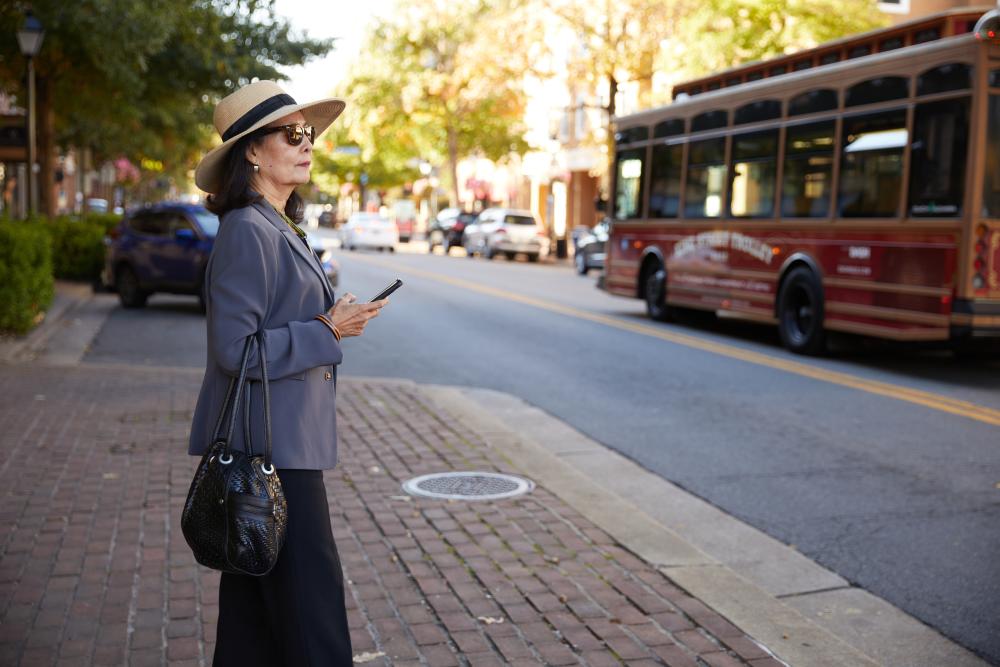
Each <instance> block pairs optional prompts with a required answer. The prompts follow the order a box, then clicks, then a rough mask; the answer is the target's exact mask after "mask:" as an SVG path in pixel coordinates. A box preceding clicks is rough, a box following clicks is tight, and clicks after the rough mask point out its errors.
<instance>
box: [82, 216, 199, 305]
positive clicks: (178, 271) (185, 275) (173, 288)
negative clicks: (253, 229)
mask: <svg viewBox="0 0 1000 667" xmlns="http://www.w3.org/2000/svg"><path fill="white" fill-rule="evenodd" d="M218 231H219V218H218V217H217V216H216V215H215V214H214V213H210V212H209V211H208V209H206V208H205V207H204V206H200V205H198V204H180V203H164V204H157V205H155V206H149V207H147V208H142V209H138V210H136V211H133V212H130V213H129V214H128V215H126V216H125V219H124V220H122V223H121V224H120V225H119V226H118V227H117V228H115V229H113V230H112V231H111V233H110V235H109V236H108V238H107V239H105V243H106V244H107V251H106V253H105V260H104V272H103V273H102V275H101V279H102V280H103V282H104V284H105V285H107V286H108V287H110V288H112V289H114V290H116V291H117V292H118V297H119V299H121V302H122V305H123V306H124V307H126V308H142V307H143V306H145V305H146V299H147V298H148V297H149V295H150V294H152V293H153V292H171V293H174V294H197V295H198V298H199V300H200V301H201V305H202V307H203V308H204V295H203V294H202V283H203V282H204V278H205V266H206V264H208V256H209V254H210V253H211V252H212V244H213V243H214V242H215V235H216V233H217V232H218Z"/></svg>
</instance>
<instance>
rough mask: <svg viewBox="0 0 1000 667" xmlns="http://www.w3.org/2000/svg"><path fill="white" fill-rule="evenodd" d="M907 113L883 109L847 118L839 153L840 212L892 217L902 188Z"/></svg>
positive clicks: (896, 212)
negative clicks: (876, 112)
mask: <svg viewBox="0 0 1000 667" xmlns="http://www.w3.org/2000/svg"><path fill="white" fill-rule="evenodd" d="M906 142H907V137H906V112H905V111H903V110H901V109H893V110H891V111H883V112H881V113H878V114H872V115H870V116H855V117H854V118H845V119H844V139H843V144H842V151H841V156H840V188H839V190H840V192H839V193H838V202H839V206H840V215H841V216H843V217H845V218H862V217H872V218H891V217H893V216H895V215H897V214H898V212H899V211H898V206H899V194H900V191H901V189H902V182H901V181H902V173H903V149H904V147H905V146H906Z"/></svg>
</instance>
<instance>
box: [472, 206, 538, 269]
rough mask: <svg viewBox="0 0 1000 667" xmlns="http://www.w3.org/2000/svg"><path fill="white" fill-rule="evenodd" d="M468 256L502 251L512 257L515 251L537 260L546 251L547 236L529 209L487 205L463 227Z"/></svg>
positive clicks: (487, 257)
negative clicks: (469, 223)
mask: <svg viewBox="0 0 1000 667" xmlns="http://www.w3.org/2000/svg"><path fill="white" fill-rule="evenodd" d="M462 244H463V245H464V246H465V252H467V253H468V254H469V257H472V256H473V255H477V254H478V255H481V256H482V257H485V258H486V259H493V258H494V257H496V256H497V255H498V254H501V253H502V254H503V255H505V256H506V257H507V259H514V257H515V256H516V255H517V254H518V253H523V254H524V255H527V257H528V260H529V261H532V262H536V261H538V258H539V257H546V256H548V254H549V237H548V234H547V233H546V231H545V228H544V227H542V226H541V225H540V224H538V221H537V220H536V219H535V216H534V215H532V214H531V211H526V210H523V209H516V208H488V209H486V210H485V211H483V212H482V213H480V214H479V217H478V218H476V221H475V222H474V223H472V224H471V225H469V226H468V227H466V228H465V234H464V236H463V243H462Z"/></svg>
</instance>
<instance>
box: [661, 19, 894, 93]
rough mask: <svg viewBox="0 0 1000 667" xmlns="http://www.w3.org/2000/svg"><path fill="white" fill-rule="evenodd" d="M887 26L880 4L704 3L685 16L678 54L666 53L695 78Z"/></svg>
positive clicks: (683, 70) (676, 50)
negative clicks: (879, 9)
mask: <svg viewBox="0 0 1000 667" xmlns="http://www.w3.org/2000/svg"><path fill="white" fill-rule="evenodd" d="M887 23H888V18H887V17H886V16H885V15H884V14H882V13H881V12H879V11H878V8H877V7H876V4H875V0H705V2H703V3H701V4H699V5H697V6H696V7H695V8H694V11H693V12H691V13H690V14H689V15H687V16H686V17H685V19H684V21H683V25H682V30H681V32H680V34H681V35H684V36H685V37H684V38H683V39H680V40H678V41H677V42H676V44H675V47H676V48H675V50H674V52H673V53H670V52H669V51H667V52H665V54H664V55H666V56H667V57H668V58H669V59H670V62H671V63H676V64H678V65H679V67H677V69H678V70H679V71H680V72H683V73H684V74H685V75H687V76H688V77H689V78H694V77H697V76H703V75H705V74H709V73H711V72H715V71H718V70H722V69H727V68H730V67H736V66H738V65H742V64H744V63H748V62H753V61H756V60H764V59H766V58H773V57H775V56H780V55H785V54H788V53H793V52H795V51H800V50H802V49H807V48H811V47H813V46H816V45H818V44H821V43H823V42H828V41H830V40H834V39H839V38H841V37H846V36H848V35H853V34H857V33H861V32H865V31H867V30H873V29H875V28H879V27H881V26H884V25H886V24H887ZM677 56H682V57H677ZM660 63H661V65H664V66H666V65H667V62H666V59H663V60H661V61H660Z"/></svg>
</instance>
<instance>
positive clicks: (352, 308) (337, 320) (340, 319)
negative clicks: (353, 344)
mask: <svg viewBox="0 0 1000 667" xmlns="http://www.w3.org/2000/svg"><path fill="white" fill-rule="evenodd" d="M357 300H358V299H357V297H356V296H354V295H353V294H351V293H350V292H348V293H346V294H344V296H342V297H340V298H339V299H337V303H335V304H333V308H331V309H330V311H329V312H328V313H327V314H328V315H329V316H330V319H331V320H332V321H333V326H335V327H337V331H339V332H340V335H341V337H343V338H347V337H349V336H360V335H361V334H362V333H364V330H365V325H367V324H368V320H370V319H372V318H373V317H378V313H379V311H380V310H382V307H383V306H385V304H387V303H389V300H388V299H382V300H381V301H372V302H371V303H356V301H357Z"/></svg>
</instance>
